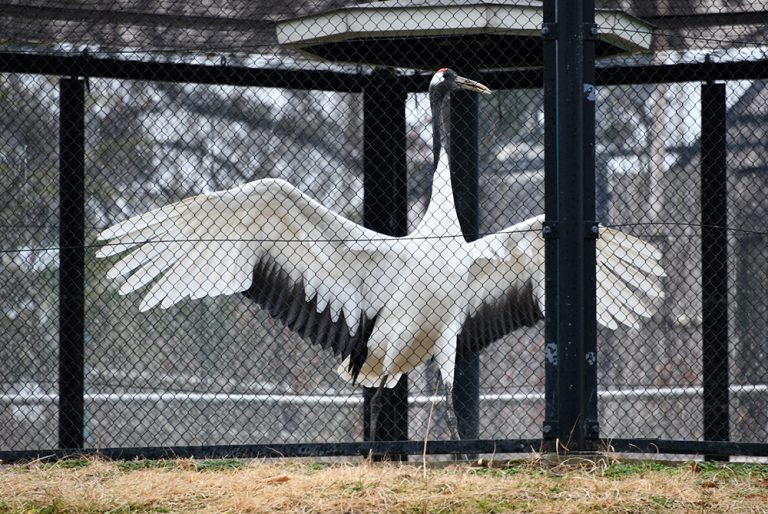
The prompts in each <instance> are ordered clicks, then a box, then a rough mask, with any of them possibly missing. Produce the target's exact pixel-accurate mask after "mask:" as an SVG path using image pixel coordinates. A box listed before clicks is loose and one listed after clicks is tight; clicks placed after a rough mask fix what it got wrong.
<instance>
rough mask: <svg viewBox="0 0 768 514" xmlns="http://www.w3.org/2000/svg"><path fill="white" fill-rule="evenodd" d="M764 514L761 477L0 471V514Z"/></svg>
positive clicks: (723, 472) (293, 467)
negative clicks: (672, 513)
mask: <svg viewBox="0 0 768 514" xmlns="http://www.w3.org/2000/svg"><path fill="white" fill-rule="evenodd" d="M275 511H280V512H511V511H524V512H557V513H568V512H574V513H575V512H667V511H675V512H704V511H711V512H768V467H765V466H758V465H744V464H730V465H722V464H721V465H713V464H709V463H707V464H703V463H685V464H676V465H663V464H659V463H653V462H645V463H643V462H618V461H611V460H608V459H603V460H599V461H597V462H595V461H587V460H584V461H578V460H574V459H571V460H570V461H567V462H564V463H560V464H558V465H554V466H553V465H547V464H545V463H544V462H543V461H540V460H536V459H532V460H530V461H518V462H513V463H497V464H496V465H494V466H485V467H482V466H470V465H469V464H453V465H448V466H443V467H437V466H432V467H429V468H427V472H426V473H425V472H424V470H423V469H422V467H421V466H420V465H418V464H403V465H399V464H378V463H377V464H371V463H368V462H363V463H357V464H317V463H311V462H306V461H281V462H274V461H271V462H265V461H231V460H224V461H192V460H178V461H159V462H158V461H134V462H107V461H102V460H82V459H80V460H75V461H64V462H60V463H55V464H44V463H35V464H27V465H16V466H1V467H0V512H45V513H55V512H275Z"/></svg>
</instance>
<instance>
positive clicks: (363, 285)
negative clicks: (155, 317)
mask: <svg viewBox="0 0 768 514" xmlns="http://www.w3.org/2000/svg"><path fill="white" fill-rule="evenodd" d="M99 239H101V240H104V241H108V244H106V245H105V246H103V247H102V248H101V249H100V250H99V252H98V254H97V256H98V257H110V256H114V255H118V254H122V253H124V252H129V253H127V254H126V255H124V256H123V257H122V258H120V260H118V261H117V263H116V264H115V265H114V266H113V267H112V268H111V269H110V270H109V272H108V273H107V277H108V278H110V279H118V278H119V277H125V280H124V282H123V283H122V285H121V287H120V293H121V294H128V293H131V292H133V291H136V290H138V289H140V288H143V287H144V286H147V285H148V284H151V285H150V286H149V289H148V290H147V291H146V292H145V293H144V295H143V298H142V301H141V304H140V306H139V308H140V309H141V310H142V311H145V310H147V309H150V308H152V307H154V306H157V305H159V306H160V307H162V308H167V307H170V306H171V305H173V304H175V303H177V302H179V301H181V300H183V299H185V298H191V299H198V298H203V297H206V296H211V297H213V296H218V295H228V294H234V293H239V292H245V293H246V296H249V297H250V298H252V299H254V300H256V301H257V302H258V303H260V304H261V305H262V306H264V307H265V308H266V309H267V310H268V311H269V312H270V313H272V314H273V316H275V317H277V318H279V319H281V320H282V321H283V322H284V323H286V324H287V325H288V326H290V327H291V328H294V329H296V331H297V332H299V333H300V334H301V335H303V336H305V337H307V338H309V339H311V340H312V341H313V342H316V343H319V344H321V345H323V346H325V347H328V348H331V349H333V350H334V352H335V353H337V354H340V355H342V356H343V357H347V356H350V355H354V353H355V352H356V351H357V352H358V353H359V352H360V351H362V349H361V348H360V345H361V344H362V345H363V346H364V345H365V339H367V334H366V332H369V331H370V326H371V325H372V320H374V319H375V317H376V314H377V313H378V312H379V310H380V309H381V307H382V306H383V304H384V302H386V300H387V298H388V295H390V294H391V293H392V292H393V291H394V290H396V287H397V284H395V283H394V281H395V280H397V278H396V277H397V276H396V275H393V274H387V269H389V268H391V267H395V268H396V267H397V266H398V263H397V262H394V261H396V260H397V259H398V257H397V252H395V251H390V250H391V246H392V245H393V244H396V241H397V240H396V238H392V237H388V236H385V235H383V234H380V233H378V232H374V231H372V230H368V229H366V228H364V227H362V226H360V225H358V224H356V223H354V222H352V221H350V220H348V219H346V218H344V217H342V216H340V215H338V214H336V213H334V212H333V211H331V210H329V209H327V208H325V207H323V206H322V205H321V204H320V203H318V202H316V201H315V200H313V199H311V198H309V197H308V196H306V195H305V194H303V193H301V192H300V191H299V190H298V189H296V188H295V187H293V186H292V185H290V184H289V183H287V182H285V181H282V180H277V179H264V180H257V181H255V182H250V183H248V184H245V185H243V186H240V187H236V188H233V189H230V190H227V191H220V192H215V193H209V194H203V195H199V196H195V197H192V198H188V199H186V200H183V201H181V202H178V203H175V204H172V205H168V206H165V207H161V208H159V209H155V210H152V211H150V212H147V213H145V214H142V215H139V216H136V217H133V218H130V219H128V220H126V221H123V222H121V223H119V224H117V225H115V226H113V227H110V228H108V229H107V230H105V231H104V232H102V233H101V234H100V235H99Z"/></svg>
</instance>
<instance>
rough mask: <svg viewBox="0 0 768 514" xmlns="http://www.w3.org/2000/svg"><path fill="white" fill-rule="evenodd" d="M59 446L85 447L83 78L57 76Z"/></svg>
mask: <svg viewBox="0 0 768 514" xmlns="http://www.w3.org/2000/svg"><path fill="white" fill-rule="evenodd" d="M59 87H60V98H59V195H60V200H59V202H60V203H59V247H60V254H59V259H60V265H59V447H60V448H82V447H83V442H84V439H83V420H84V403H83V394H84V356H83V354H84V345H85V337H84V333H85V82H84V81H83V80H81V79H77V78H63V79H61V81H60V82H59Z"/></svg>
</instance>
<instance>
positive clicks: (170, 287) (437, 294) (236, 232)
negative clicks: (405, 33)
mask: <svg viewBox="0 0 768 514" xmlns="http://www.w3.org/2000/svg"><path fill="white" fill-rule="evenodd" d="M439 74H440V75H441V76H442V73H439ZM436 77H437V76H436ZM434 82H435V80H433V83H434ZM437 161H438V162H437V163H436V166H435V172H434V177H433V184H432V194H431V198H430V202H429V207H428V209H427V212H426V214H425V215H424V218H423V219H422V221H421V223H420V224H419V225H418V227H417V229H416V231H415V232H414V233H412V234H409V235H408V236H406V237H401V238H397V237H390V236H385V235H382V234H379V233H377V232H374V231H372V230H369V229H366V228H364V227H362V226H360V225H358V224H356V223H354V222H352V221H350V220H348V219H346V218H344V217H342V216H341V215H339V214H337V213H334V212H332V211H330V210H329V209H327V208H325V207H324V206H322V205H320V204H319V203H318V202H316V201H315V200H313V199H311V198H309V197H308V196H307V195H305V194H303V193H301V192H300V191H299V190H298V189H296V188H295V187H293V186H292V185H290V184H288V183H287V182H285V181H282V180H276V179H263V180H256V181H254V182H250V183H248V184H244V185H242V186H240V187H236V188H233V189H230V190H227V191H220V192H214V193H209V194H204V195H199V196H195V197H192V198H189V199H186V200H183V201H181V202H178V203H175V204H172V205H168V206H166V207H162V208H160V209H155V210H153V211H150V212H147V213H145V214H142V215H140V216H136V217H133V218H131V219H128V220H126V221H123V222H122V223H119V224H117V225H115V226H113V227H111V228H108V229H107V230H105V231H104V232H102V234H101V235H100V236H99V238H100V239H101V240H104V241H109V244H106V245H105V246H103V247H102V248H101V249H100V250H99V252H98V256H99V257H110V256H114V255H117V254H121V253H123V252H125V251H128V250H132V251H131V252H130V253H129V254H128V255H126V256H124V257H122V258H121V259H120V260H119V261H118V262H117V263H116V264H115V265H114V267H112V269H111V270H110V271H109V272H108V274H107V276H108V277H109V278H110V279H117V278H118V277H127V278H125V280H124V281H123V282H122V284H121V286H120V293H121V294H127V293H130V292H132V291H136V290H138V289H140V288H143V287H144V286H147V285H149V284H151V285H150V286H149V289H148V291H147V292H146V293H145V294H144V297H143V299H142V301H141V304H140V309H141V310H142V311H143V310H147V309H150V308H152V307H154V306H157V305H159V306H161V307H162V308H167V307H170V306H171V305H173V304H176V303H178V302H180V301H182V300H184V299H187V298H190V299H197V298H202V297H206V296H209V297H212V296H218V295H222V294H234V293H238V292H243V291H246V290H248V289H249V288H250V287H251V286H252V283H253V277H254V268H255V267H256V266H257V265H258V264H259V263H260V262H262V260H264V259H269V260H270V262H274V263H275V264H276V266H277V267H279V269H280V270H281V273H283V274H285V275H286V276H287V277H288V280H289V281H290V284H291V285H292V287H293V286H296V287H300V288H303V292H304V300H306V301H307V302H310V301H316V309H317V312H318V313H320V312H323V311H325V310H326V309H329V310H330V317H331V320H332V322H334V323H337V324H339V323H341V321H340V320H341V319H342V318H343V321H344V324H345V325H346V329H347V330H348V331H349V334H355V333H357V332H358V331H359V330H360V324H361V323H362V321H361V320H363V319H365V318H368V319H374V318H375V320H376V321H375V324H374V326H373V329H372V331H371V333H370V337H369V338H368V340H367V356H366V357H365V361H364V362H363V363H362V366H361V368H360V370H359V375H357V376H356V377H355V376H353V374H352V373H351V371H350V367H349V366H347V365H342V366H341V367H340V368H339V372H340V373H341V374H342V376H345V377H346V378H348V379H349V380H353V381H354V380H355V379H357V381H358V382H359V383H361V384H363V385H366V386H376V385H379V384H380V383H382V381H383V382H384V385H386V386H387V387H392V386H394V384H395V383H396V382H397V380H398V378H399V377H400V375H401V374H403V373H407V372H409V371H411V370H412V369H413V368H414V367H416V366H418V365H419V364H421V363H423V362H425V361H427V360H429V359H430V358H432V357H434V358H435V360H436V362H437V363H438V365H439V368H440V372H441V375H442V378H443V381H444V383H445V384H446V386H448V388H450V386H452V384H453V379H454V365H455V359H456V353H457V338H458V336H459V334H460V332H461V331H462V327H463V326H464V324H465V322H466V321H467V319H468V318H469V317H470V316H473V315H474V314H475V313H477V312H478V310H479V309H481V308H484V307H488V306H493V305H495V304H500V303H502V302H503V300H504V298H505V297H507V295H508V294H509V292H510V291H514V290H520V291H522V290H523V288H524V287H525V285H526V284H529V285H530V287H531V295H530V296H531V299H530V302H531V303H532V304H533V303H535V304H537V305H538V306H539V307H540V308H541V311H542V312H543V309H544V240H543V237H542V234H541V229H542V222H543V216H538V217H535V218H531V219H529V220H526V221H523V222H522V223H519V224H517V225H513V226H511V227H508V228H507V229H505V230H503V231H501V232H499V233H496V234H491V235H488V236H486V237H483V238H481V239H479V240H477V241H473V242H466V241H465V240H464V238H463V236H462V232H461V227H460V225H459V220H458V216H457V213H456V208H455V202H454V195H453V190H452V187H451V177H450V168H449V163H448V155H447V152H446V151H445V149H444V148H443V149H442V150H441V151H440V153H439V158H438V159H437ZM660 257H661V256H660V252H659V251H658V250H656V249H655V248H654V247H653V246H652V245H650V244H649V243H647V242H645V241H643V240H640V239H638V238H635V237H633V236H629V235H626V234H622V233H621V232H618V231H615V230H610V229H606V228H601V230H600V234H599V238H598V241H597V265H598V268H597V278H598V284H597V299H598V320H599V321H600V322H601V323H602V324H603V325H605V326H608V327H611V328H615V327H617V326H618V324H619V323H623V324H625V325H628V326H637V324H638V323H639V318H640V317H643V316H645V317H647V316H650V314H651V313H652V311H653V305H652V304H653V300H654V299H655V298H659V297H661V296H662V288H661V286H660V283H659V277H661V276H663V275H664V271H663V269H662V268H661V266H659V264H658V260H659V259H660ZM347 355H348V354H347Z"/></svg>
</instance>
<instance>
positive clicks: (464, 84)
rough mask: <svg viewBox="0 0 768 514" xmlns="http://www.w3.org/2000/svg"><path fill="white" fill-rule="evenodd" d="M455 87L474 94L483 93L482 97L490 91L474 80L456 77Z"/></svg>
mask: <svg viewBox="0 0 768 514" xmlns="http://www.w3.org/2000/svg"><path fill="white" fill-rule="evenodd" d="M456 85H457V86H458V87H460V88H461V89H466V90H467V91H474V92H476V93H483V94H484V95H490V94H491V90H490V89H488V87H487V86H485V85H484V84H481V83H479V82H475V81H474V80H470V79H468V78H465V77H456Z"/></svg>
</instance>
